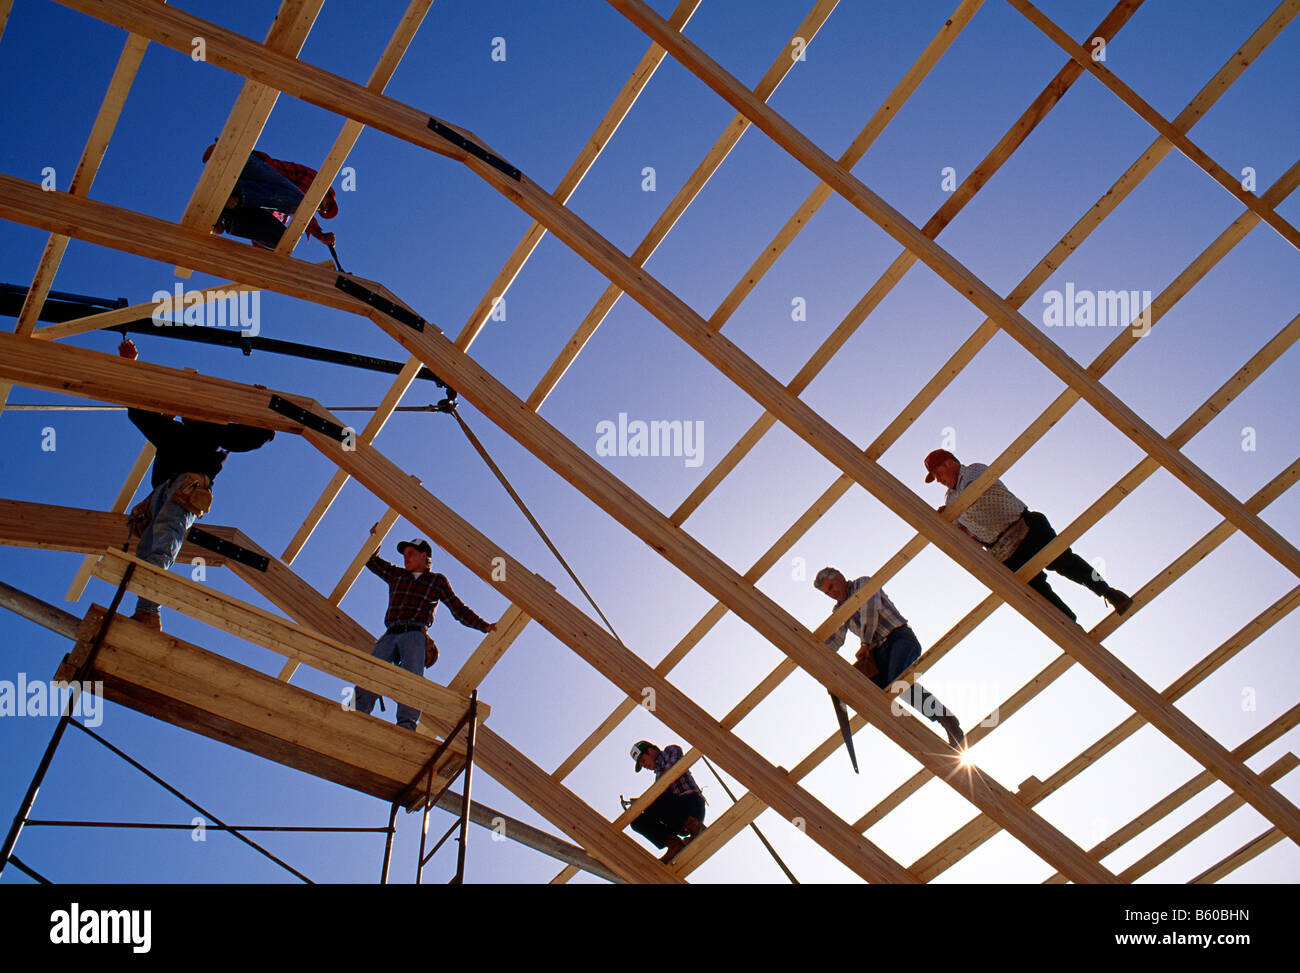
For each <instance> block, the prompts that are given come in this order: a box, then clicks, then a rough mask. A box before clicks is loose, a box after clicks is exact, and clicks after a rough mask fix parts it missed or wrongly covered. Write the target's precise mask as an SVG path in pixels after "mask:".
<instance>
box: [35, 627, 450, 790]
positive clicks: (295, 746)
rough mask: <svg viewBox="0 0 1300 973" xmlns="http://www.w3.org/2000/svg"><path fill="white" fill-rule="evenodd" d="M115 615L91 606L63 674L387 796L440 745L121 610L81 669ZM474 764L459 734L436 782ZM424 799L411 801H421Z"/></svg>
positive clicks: (161, 715) (168, 718)
mask: <svg viewBox="0 0 1300 973" xmlns="http://www.w3.org/2000/svg"><path fill="white" fill-rule="evenodd" d="M106 615H107V611H106V610H105V609H103V608H101V607H100V606H98V605H92V606H91V607H90V610H89V611H88V612H87V613H86V616H85V618H84V619H83V620H82V623H81V626H80V628H78V630H77V644H76V647H75V648H74V650H73V651H72V652H71V653H69V654H68V655H66V656H64V658H63V661H62V663H61V664H60V665H59V668H58V671H57V672H56V673H55V678H56V679H63V680H71V679H73V678H74V677H75V678H80V679H89V680H102V681H103V684H104V690H103V692H104V697H105V698H106V699H109V700H112V701H113V702H115V703H118V704H120V705H122V706H127V707H130V708H131V709H133V710H136V711H137V712H140V713H144V714H145V715H147V716H152V717H155V718H156V719H160V720H163V721H165V722H168V723H174V724H175V725H177V726H180V727H183V728H184V729H187V730H190V731H192V732H194V733H198V734H201V735H203V736H206V737H209V738H211V739H213V740H220V741H221V742H222V743H226V744H229V745H230V746H232V747H237V748H239V749H240V750H245V751H247V752H249V753H253V754H256V755H258V756H259V757H265V758H266V759H267V760H273V761H275V762H276V763H280V764H284V765H285V766H288V767H293V768H295V769H297V770H301V771H303V772H304V773H308V774H313V775H315V776H317V777H321V778H323V779H325V780H329V781H333V782H334V783H336V784H342V785H343V786H344V787H350V788H352V789H353V790H357V791H361V792H362V793H365V794H370V795H371V796H373V797H378V798H382V799H383V800H385V801H393V800H396V799H397V798H398V797H399V796H400V795H401V794H402V793H403V792H404V791H406V790H407V788H408V786H409V785H410V783H411V781H412V780H414V779H415V778H416V777H417V776H418V775H419V774H420V773H421V772H422V771H423V770H424V769H425V767H426V765H427V764H428V762H429V760H430V758H431V757H432V756H433V754H434V752H435V750H436V749H437V747H438V744H439V740H438V739H437V738H436V737H434V736H433V735H431V734H424V733H411V732H409V731H407V730H403V729H400V728H399V727H397V726H394V725H393V724H391V723H388V722H385V721H384V720H382V719H377V718H375V717H373V716H367V715H365V714H363V713H357V712H355V711H351V710H347V709H344V708H343V707H342V706H340V705H339V703H338V702H337V701H335V700H331V699H328V698H326V697H323V696H318V695H316V694H315V693H311V692H308V691H307V690H305V689H300V688H298V687H297V686H292V685H289V684H288V683H285V682H282V681H280V680H278V679H276V678H275V677H274V676H268V675H266V674H265V673H262V672H258V671H257V670H256V669H251V668H249V667H248V666H244V665H241V664H239V663H237V662H234V661H232V660H230V659H227V658H225V657H223V656H220V655H217V654H216V653H214V652H209V651H208V650H206V649H203V648H200V647H199V646H197V645H192V644H191V643H189V642H183V641H181V640H180V639H177V638H174V637H173V636H170V635H166V634H163V633H161V632H155V631H153V630H152V629H150V628H148V627H147V626H145V625H141V624H139V623H138V622H133V621H131V619H130V618H127V617H125V616H120V615H119V616H115V617H114V618H113V621H112V624H111V625H110V626H109V628H108V632H107V634H106V636H105V638H104V643H103V645H102V646H101V647H100V649H99V652H98V653H97V654H96V656H95V661H94V664H93V665H92V666H91V668H90V670H89V671H88V672H85V673H82V674H81V675H80V676H77V675H76V674H77V672H78V670H79V669H80V668H81V667H82V666H83V665H84V664H85V662H86V660H87V658H88V657H89V654H90V642H91V640H92V639H93V638H94V636H95V633H96V632H97V631H98V629H99V627H100V625H101V624H102V623H103V621H104V618H105V616H106ZM462 740H463V738H462ZM464 764H465V748H464V745H463V743H462V742H459V741H458V742H453V744H452V745H451V746H450V747H449V748H448V749H447V751H446V753H444V754H443V756H442V758H441V760H440V761H439V763H438V766H437V768H436V773H435V776H434V787H435V789H436V788H440V787H441V786H442V784H443V783H444V782H445V781H446V780H447V779H448V777H449V776H450V775H453V774H455V773H457V772H458V771H459V770H460V769H461V768H462V767H463V766H464ZM422 798H423V795H422V794H421V795H418V796H417V798H416V799H414V800H410V801H407V802H406V803H405V804H404V805H403V806H405V807H407V809H408V810H414V809H416V808H418V807H420V806H422V803H423V801H422Z"/></svg>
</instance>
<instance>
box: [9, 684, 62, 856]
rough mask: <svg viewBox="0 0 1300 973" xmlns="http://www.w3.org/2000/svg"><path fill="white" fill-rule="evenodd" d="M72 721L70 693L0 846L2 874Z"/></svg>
mask: <svg viewBox="0 0 1300 973" xmlns="http://www.w3.org/2000/svg"><path fill="white" fill-rule="evenodd" d="M71 722H72V694H71V693H69V694H68V701H67V702H66V703H64V704H63V715H62V716H60V717H59V724H58V726H56V727H55V728H54V733H53V735H52V736H51V737H50V742H49V743H48V744H46V746H45V753H44V754H42V755H41V762H40V763H39V764H37V765H36V773H35V774H33V775H32V780H31V783H29V784H28V785H27V793H26V794H24V795H23V799H22V803H20V804H19V805H18V812H17V813H16V814H15V815H14V820H13V823H12V824H10V825H9V833H8V834H6V835H5V843H4V846H3V847H0V874H3V873H4V867H5V865H6V864H8V863H9V862H10V861H16V860H15V859H14V858H13V851H14V845H16V844H17V843H18V835H19V834H21V833H22V830H23V824H24V823H25V822H26V820H27V815H28V814H29V813H30V812H31V809H32V805H33V804H35V803H36V795H37V793H38V792H39V791H40V789H41V783H42V782H43V781H44V780H45V772H46V771H47V770H49V769H50V762H51V761H52V760H53V759H54V751H55V750H57V749H58V748H59V741H60V740H62V739H63V731H64V730H66V729H67V728H68V724H69V723H71ZM19 867H20V868H21V867H22V866H21V865H20V866H19Z"/></svg>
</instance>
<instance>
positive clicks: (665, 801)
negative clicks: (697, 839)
mask: <svg viewBox="0 0 1300 973" xmlns="http://www.w3.org/2000/svg"><path fill="white" fill-rule="evenodd" d="M687 818H695V819H696V820H697V821H699V822H700V824H703V823H704V795H702V794H674V793H672V791H671V790H668V791H665V792H664V793H662V794H660V795H659V796H658V797H656V798H655V799H654V801H652V802H651V804H650V806H649V807H648V808H646V809H645V810H644V811H642V812H641V814H640V815H639V816H638V817H637V819H636V820H635V821H633V822H632V830H633V831H635V832H636V833H637V834H639V835H641V836H643V837H644V838H645V839H646V840H647V841H649V842H650V843H651V844H652V845H654V846H655V847H656V848H667V847H668V841H669V839H670V838H676V837H679V836H681V835H684V834H686V819H687Z"/></svg>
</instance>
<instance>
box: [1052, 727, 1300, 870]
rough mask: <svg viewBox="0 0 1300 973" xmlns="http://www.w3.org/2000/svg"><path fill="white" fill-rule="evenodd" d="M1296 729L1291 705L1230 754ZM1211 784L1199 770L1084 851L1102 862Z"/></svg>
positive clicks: (1244, 753)
mask: <svg viewBox="0 0 1300 973" xmlns="http://www.w3.org/2000/svg"><path fill="white" fill-rule="evenodd" d="M1297 726H1300V704H1297V705H1295V706H1292V707H1291V708H1290V709H1289V710H1287V711H1286V712H1285V713H1283V714H1282V715H1281V716H1279V717H1277V718H1276V719H1274V720H1273V721H1272V722H1270V723H1269V724H1268V725H1267V726H1265V727H1264V728H1263V729H1262V730H1260V731H1259V732H1258V733H1256V734H1255V735H1254V736H1252V737H1251V738H1250V739H1248V740H1246V741H1245V742H1244V743H1242V744H1241V745H1240V746H1238V747H1237V748H1236V749H1234V750H1233V751H1232V752H1233V753H1234V754H1236V755H1237V756H1239V757H1240V758H1241V759H1242V760H1249V759H1250V758H1251V757H1253V756H1254V755H1255V754H1257V753H1259V752H1260V751H1261V750H1263V749H1264V748H1265V747H1267V746H1268V745H1269V744H1271V743H1275V742H1277V741H1278V740H1280V739H1282V737H1284V736H1285V735H1286V734H1287V733H1289V732H1290V731H1291V730H1293V729H1295V728H1296V727H1297ZM1213 783H1214V778H1213V775H1211V774H1208V773H1206V772H1204V771H1202V772H1201V773H1199V774H1197V775H1196V776H1195V777H1193V778H1192V779H1191V780H1189V781H1187V782H1186V783H1185V784H1183V785H1182V786H1180V787H1178V788H1176V789H1175V790H1174V791H1172V792H1171V793H1170V794H1168V795H1166V796H1165V797H1163V798H1161V799H1160V800H1159V801H1157V802H1156V803H1155V804H1153V805H1151V807H1149V808H1147V809H1146V810H1145V811H1143V812H1142V813H1141V814H1139V815H1138V816H1137V817H1135V818H1134V819H1133V820H1132V821H1130V822H1129V823H1128V824H1126V825H1124V826H1123V827H1122V828H1119V829H1118V830H1117V831H1114V832H1113V833H1111V834H1110V836H1108V837H1107V838H1104V839H1103V840H1101V841H1099V842H1098V843H1097V844H1095V845H1093V846H1092V847H1091V848H1090V849H1088V854H1089V856H1091V857H1092V858H1095V859H1097V861H1101V860H1103V859H1104V858H1106V857H1107V856H1109V855H1111V854H1113V853H1114V852H1115V851H1116V850H1118V849H1119V848H1122V847H1123V846H1124V845H1125V844H1127V843H1128V842H1130V841H1132V840H1133V839H1134V838H1136V837H1137V836H1138V835H1140V834H1141V833H1142V832H1143V831H1146V830H1147V829H1148V828H1150V827H1151V826H1152V825H1153V824H1155V823H1156V822H1157V821H1159V820H1161V819H1162V818H1164V817H1166V816H1167V815H1169V814H1171V813H1172V812H1173V811H1175V810H1177V809H1178V808H1180V807H1182V806H1183V805H1184V804H1186V803H1187V802H1188V801H1190V800H1191V799H1192V798H1193V797H1195V796H1196V795H1197V794H1199V793H1200V792H1201V791H1203V790H1205V789H1206V788H1207V787H1209V786H1210V785H1211V784H1213ZM1066 881H1068V879H1066V878H1065V876H1064V875H1062V874H1061V873H1060V872H1057V873H1056V874H1055V875H1053V876H1051V877H1050V878H1048V879H1047V880H1046V881H1045V882H1044V883H1043V884H1045V885H1060V884H1063V883H1064V882H1066Z"/></svg>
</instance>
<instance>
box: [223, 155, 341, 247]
mask: <svg viewBox="0 0 1300 973" xmlns="http://www.w3.org/2000/svg"><path fill="white" fill-rule="evenodd" d="M215 147H216V143H215V142H214V143H213V144H212V145H209V146H208V148H207V150H206V151H205V152H204V153H203V161H204V162H207V161H208V159H210V158H211V157H212V150H213V149H214V148H215ZM315 178H316V170H315V169H310V168H308V167H307V166H303V165H299V164H298V163H296V162H286V161H284V160H283V159H273V158H271V157H270V156H269V155H267V154H266V153H265V152H258V151H253V152H252V153H250V154H249V156H248V161H247V162H245V163H244V169H243V171H242V172H241V173H240V174H239V180H238V182H236V183H235V191H234V192H232V193H231V194H230V198H229V199H228V200H226V206H225V209H223V210H222V212H221V216H220V218H219V219H218V220H217V224H216V226H215V227H214V229H215V230H216V231H217V232H218V233H229V234H230V235H231V236H237V237H244V238H245V239H248V240H252V241H253V244H254V245H255V246H260V247H264V248H265V249H267V250H274V249H275V247H276V245H277V244H279V242H280V237H281V236H282V235H283V233H284V227H285V225H286V224H287V223H288V222H289V217H291V216H293V214H294V213H295V212H296V211H297V209H298V204H299V203H301V202H302V198H303V196H304V195H306V193H307V190H308V189H309V188H310V187H311V184H312V180H313V179H315ZM316 212H317V213H318V214H319V215H320V216H321V218H322V219H326V220H330V219H333V218H334V217H335V216H337V215H338V212H339V205H338V201H337V200H336V199H335V198H334V190H333V189H330V191H329V192H327V193H326V194H325V198H324V199H322V200H321V203H320V206H318V207H317V209H316ZM307 235H308V236H314V237H315V238H316V239H317V240H320V242H321V243H323V244H325V246H327V247H333V246H334V234H333V233H322V232H321V228H320V224H319V223H317V222H316V218H315V217H312V220H311V222H310V223H308V224H307Z"/></svg>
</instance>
